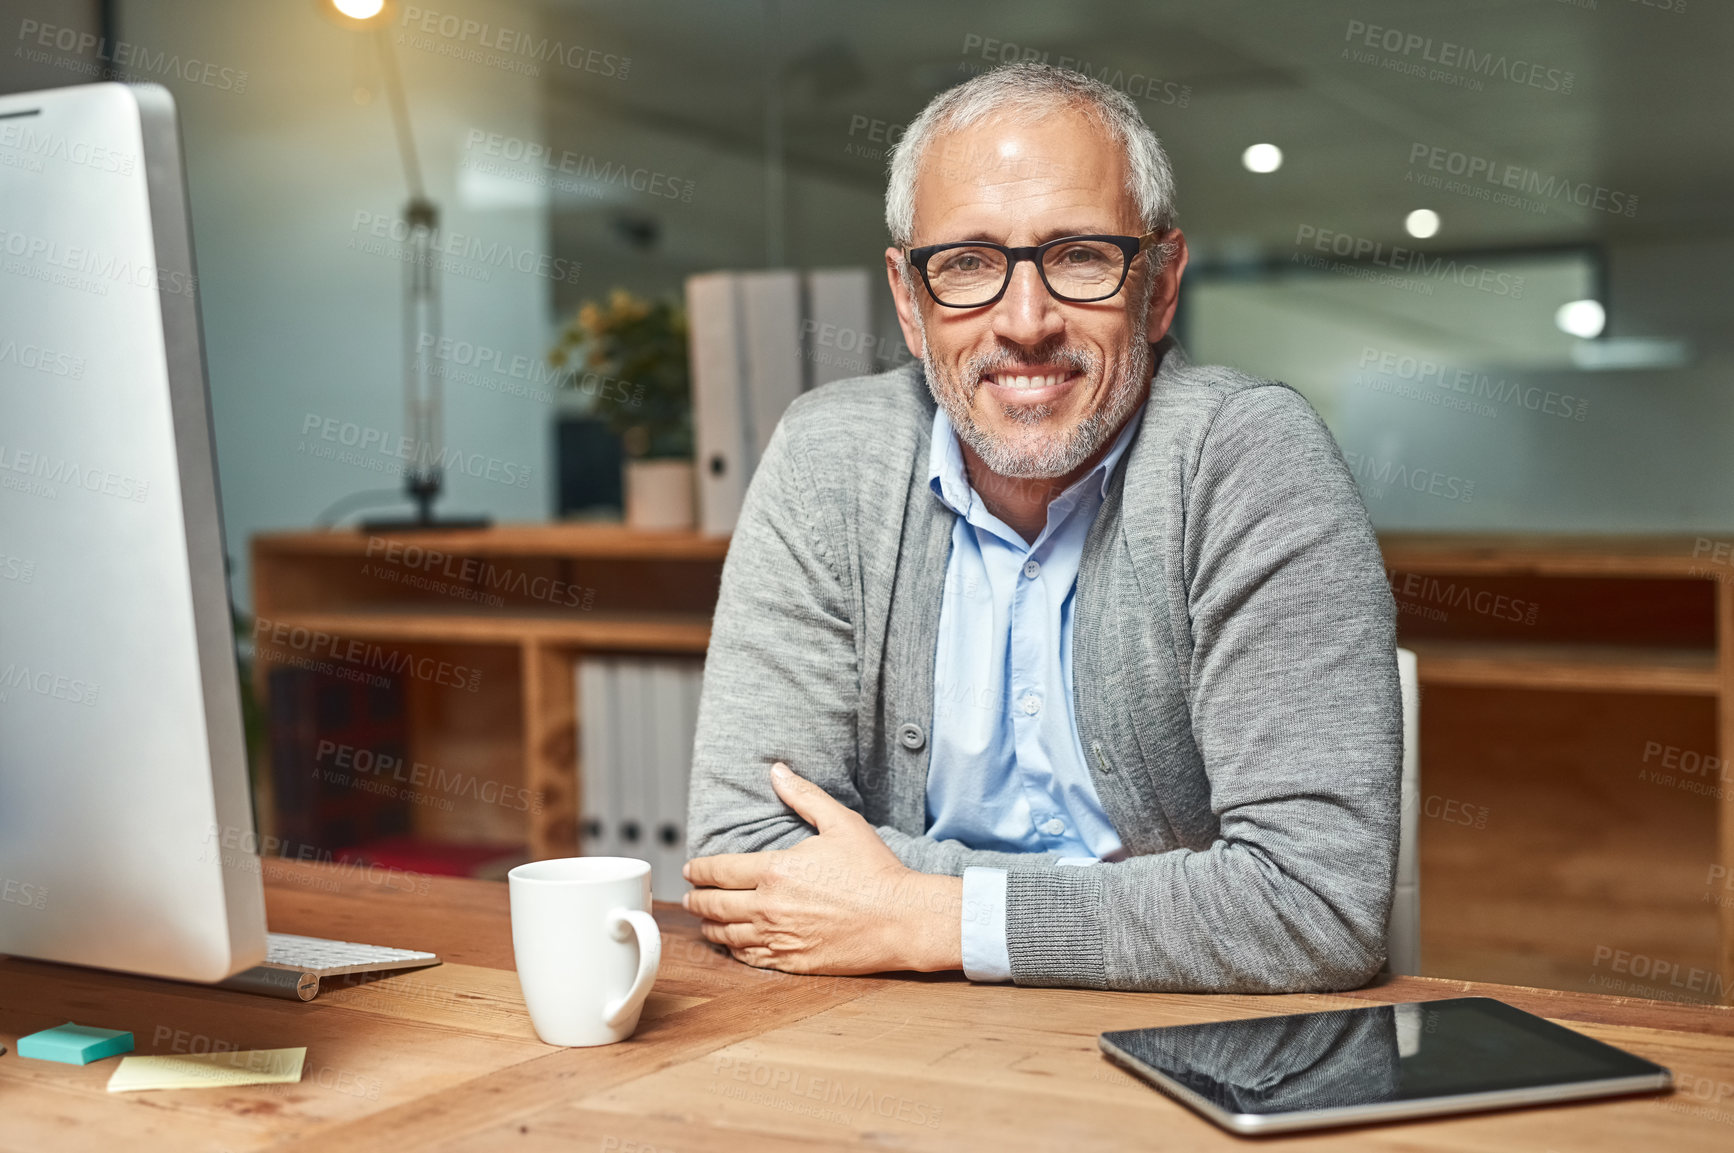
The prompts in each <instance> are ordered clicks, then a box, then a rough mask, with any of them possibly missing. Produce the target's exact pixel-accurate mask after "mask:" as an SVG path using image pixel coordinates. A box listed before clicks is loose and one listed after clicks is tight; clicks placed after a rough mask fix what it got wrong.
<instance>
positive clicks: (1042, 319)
mask: <svg viewBox="0 0 1734 1153" xmlns="http://www.w3.org/2000/svg"><path fill="white" fill-rule="evenodd" d="M1065 327H1066V322H1065V317H1063V316H1062V315H1061V314H1060V308H1059V302H1058V301H1056V300H1055V299H1054V298H1053V297H1052V296H1051V295H1049V294H1048V288H1047V285H1045V284H1043V283H1042V276H1041V273H1040V271H1039V270H1037V268H1036V266H1035V262H1034V261H1030V260H1021V261H1019V262H1018V265H1017V267H1016V268H1014V269H1012V278H1011V283H1010V284H1008V285H1006V288H1005V295H1004V296H1002V297H1001V298H1000V301H999V303H998V304H996V305H994V307H993V331H994V335H995V336H998V337H1000V338H1001V339H1004V340H1009V341H1012V342H1013V343H1016V344H1025V345H1033V344H1040V343H1042V342H1043V341H1044V340H1047V339H1049V338H1051V337H1054V336H1057V335H1059V333H1060V332H1061V331H1063V330H1064V329H1065Z"/></svg>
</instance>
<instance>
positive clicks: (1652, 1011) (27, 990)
mask: <svg viewBox="0 0 1734 1153" xmlns="http://www.w3.org/2000/svg"><path fill="white" fill-rule="evenodd" d="M265 879H266V894H267V900H268V905H269V908H270V916H271V921H272V926H273V927H274V928H276V929H279V930H283V931H288V932H303V933H323V934H325V935H331V936H351V937H355V938H359V939H361V940H369V941H376V942H380V943H390V944H410V945H418V946H422V947H432V948H436V949H439V950H440V951H442V952H444V953H445V954H446V955H447V962H448V963H446V964H444V965H441V966H439V967H436V968H433V969H427V970H420V971H417V972H414V973H408V974H403V975H400V976H397V977H390V978H384V979H379V980H373V981H368V982H363V983H357V984H355V985H353V986H349V987H339V988H335V989H332V990H329V991H328V992H326V993H325V994H322V995H321V997H320V998H319V999H318V1000H317V1001H315V1002H313V1003H311V1004H308V1005H302V1004H297V1003H293V1002H286V1001H277V1000H272V999H269V998H263V997H251V996H247V995H245V994H240V993H229V992H222V991H216V990H209V989H203V988H198V987H194V986H187V985H179V984H175V983H172V982H164V981H154V980H149V979H145V978H138V977H126V976H120V975H115V974H103V973H97V972H94V971H90V970H81V969H75V968H69V967H65V966H56V965H45V964H36V963H33V962H27V961H19V960H16V959H0V1042H3V1043H5V1044H7V1045H8V1046H9V1047H15V1046H16V1041H17V1037H18V1035H19V1034H20V1033H21V1032H29V1031H32V1030H34V1029H38V1028H42V1027H45V1026H46V1025H49V1024H58V1023H60V1022H61V1021H64V1020H67V1019H73V1020H78V1021H80V1022H85V1023H90V1024H101V1025H107V1026H110V1027H115V1028H126V1029H131V1030H132V1031H133V1032H134V1034H135V1036H136V1037H137V1039H138V1051H139V1052H141V1053H161V1052H176V1051H183V1052H186V1051H202V1050H205V1049H209V1048H210V1047H212V1046H213V1044H220V1045H223V1046H234V1047H237V1048H274V1047H281V1046H284V1045H302V1044H304V1045H306V1046H307V1047H308V1069H309V1073H308V1076H307V1077H306V1078H305V1079H304V1080H303V1081H302V1082H301V1083H300V1084H297V1085H291V1086H246V1087H241V1088H225V1089H200V1090H177V1091H162V1092H151V1093H137V1094H116V1095H111V1094H108V1093H106V1092H105V1091H104V1085H105V1084H106V1082H107V1079H108V1076H109V1074H110V1072H112V1069H113V1062H101V1063H98V1064H96V1065H92V1066H88V1067H85V1068H74V1067H71V1066H64V1065H56V1064H52V1063H48V1062H36V1061H24V1060H20V1059H18V1058H17V1057H15V1056H13V1055H10V1054H9V1055H7V1056H5V1057H0V1108H3V1109H4V1118H5V1121H4V1123H3V1124H0V1149H4V1150H7V1151H11V1150H20V1151H22V1150H32V1151H35V1150H40V1149H56V1150H61V1149H65V1150H73V1151H80V1150H87V1149H88V1150H101V1151H103V1153H107V1151H108V1150H112V1149H117V1148H124V1149H127V1150H135V1149H136V1150H146V1151H148V1150H156V1149H162V1150H172V1151H174V1153H181V1151H183V1150H212V1151H215V1150H261V1149H273V1150H297V1151H303V1153H344V1151H350V1150H357V1151H359V1150H368V1151H372V1150H378V1149H389V1148H406V1149H438V1150H444V1151H447V1153H458V1151H469V1150H474V1151H478V1153H479V1151H484V1150H496V1149H501V1148H514V1149H525V1150H553V1149H556V1148H559V1149H570V1148H599V1149H604V1150H606V1149H615V1150H626V1149H631V1148H633V1147H634V1146H635V1145H636V1146H637V1147H638V1148H639V1149H640V1150H644V1149H656V1150H696V1149H717V1150H741V1151H743V1153H747V1151H751V1153H793V1151H794V1150H805V1149H819V1150H834V1149H843V1148H862V1147H874V1148H884V1147H892V1148H903V1149H932V1150H952V1149H972V1148H981V1149H994V1150H999V1149H1012V1150H1016V1149H1056V1148H1063V1149H1102V1150H1109V1149H1121V1148H1125V1149H1151V1148H1156V1149H1216V1148H1221V1149H1229V1148H1239V1149H1244V1148H1246V1147H1247V1146H1246V1145H1245V1144H1244V1143H1243V1142H1241V1141H1239V1140H1238V1139H1235V1138H1231V1137H1228V1136H1227V1135H1225V1134H1222V1133H1220V1132H1218V1131H1217V1130H1215V1129H1214V1128H1212V1127H1211V1126H1209V1125H1208V1124H1207V1123H1205V1122H1204V1121H1202V1120H1200V1119H1198V1118H1197V1117H1195V1116H1194V1115H1193V1114H1191V1113H1190V1112H1188V1111H1187V1110H1185V1109H1184V1108H1182V1107H1180V1106H1178V1105H1176V1104H1174V1103H1173V1102H1171V1101H1169V1100H1168V1099H1167V1098H1165V1097H1163V1096H1161V1095H1160V1094H1158V1093H1156V1092H1154V1091H1152V1090H1150V1089H1148V1088H1147V1087H1145V1086H1143V1085H1142V1084H1140V1083H1139V1082H1137V1081H1135V1080H1134V1079H1132V1078H1131V1077H1129V1076H1128V1075H1126V1074H1125V1073H1123V1072H1121V1071H1120V1070H1118V1069H1116V1068H1115V1067H1113V1066H1112V1065H1109V1064H1108V1063H1107V1062H1106V1061H1105V1060H1103V1059H1102V1058H1101V1057H1100V1056H1099V1055H1098V1053H1097V1050H1096V1040H1095V1038H1096V1034H1097V1033H1098V1032H1100V1031H1103V1030H1106V1029H1116V1028H1127V1027H1135V1026H1139V1025H1160V1024H1177V1023H1184V1022H1192V1021H1208V1020H1223V1019H1229V1018H1236V1017H1244V1016H1253V1015H1262V1014H1273V1013H1288V1012H1299V1011H1307V1010H1313V1009H1326V1008H1342V1007H1350V1006H1355V1005H1365V1004H1381V1003H1392V1002H1398V1001H1406V1000H1430V999H1435V998H1438V997H1449V996H1464V995H1474V996H1496V997H1499V998H1501V999H1502V1000H1506V1001H1509V1002H1511V1003H1512V1004H1515V1005H1518V1006H1519V1007H1521V1008H1525V1009H1528V1010H1529V1011H1531V1012H1538V1013H1541V1014H1543V1015H1545V1016H1548V1017H1550V1018H1553V1019H1556V1020H1560V1021H1561V1022H1562V1023H1565V1024H1567V1025H1569V1026H1571V1027H1573V1028H1577V1029H1581V1030H1582V1031H1583V1032H1586V1033H1589V1034H1590V1035H1592V1036H1597V1037H1600V1038H1602V1039H1604V1040H1607V1041H1609V1042H1611V1043H1613V1044H1617V1045H1620V1046H1622V1047H1625V1048H1628V1049H1631V1050H1632V1051H1634V1052H1637V1053H1640V1054H1642V1055H1644V1056H1647V1057H1650V1058H1651V1059H1653V1060H1657V1061H1660V1062H1662V1063H1663V1064H1666V1065H1668V1066H1670V1067H1672V1068H1673V1069H1675V1070H1676V1072H1677V1073H1678V1074H1679V1075H1680V1078H1681V1085H1682V1087H1683V1091H1682V1092H1679V1093H1676V1094H1674V1095H1673V1096H1671V1097H1666V1098H1646V1099H1630V1100H1624V1101H1614V1102H1601V1103H1594V1104H1587V1105H1576V1106H1561V1107H1552V1108H1542V1109H1531V1110H1522V1111H1517V1112H1509V1113H1499V1114H1487V1115H1483V1116H1477V1117H1467V1118H1457V1119H1450V1120H1441V1121H1429V1122H1415V1123H1408V1124H1393V1125H1385V1126H1380V1127H1375V1128H1370V1129H1362V1130H1355V1131H1350V1132H1343V1133H1332V1134H1326V1135H1322V1136H1315V1137H1310V1138H1298V1139H1291V1140H1288V1141H1284V1142H1261V1143H1260V1144H1261V1147H1266V1146H1273V1145H1279V1144H1280V1145H1285V1146H1286V1145H1300V1144H1307V1145H1310V1146H1312V1147H1314V1148H1320V1149H1338V1148H1367V1149H1392V1150H1396V1149H1408V1150H1415V1149H1420V1150H1432V1149H1486V1150H1494V1149H1502V1150H1503V1149H1518V1148H1521V1149H1531V1148H1533V1149H1547V1148H1555V1149H1562V1150H1563V1149H1573V1150H1576V1149H1589V1150H1601V1149H1607V1150H1614V1149H1638V1148H1657V1149H1663V1148H1665V1149H1670V1150H1673V1149H1683V1150H1696V1149H1706V1150H1708V1149H1725V1148H1727V1147H1728V1146H1729V1142H1730V1140H1731V1138H1734V1105H1730V1104H1729V1102H1728V1101H1727V1100H1726V1099H1723V1100H1721V1101H1718V1100H1716V1096H1717V1094H1718V1093H1720V1092H1721V1091H1722V1090H1723V1089H1725V1088H1726V1089H1728V1090H1729V1092H1734V1088H1731V1087H1734V1010H1729V1009H1720V1008H1698V1007H1690V1006H1684V1005H1674V1004H1661V1003H1656V1002H1645V1001H1637V1000H1632V999H1620V998H1612V997H1600V996H1594V995H1589V994H1583V993H1551V992H1547V991H1542V990H1533V989H1518V988H1510V987H1504V986H1488V985H1479V984H1474V983H1470V982H1454V981H1439V980H1432V979H1428V978H1418V977H1405V978H1397V979H1393V980H1391V981H1388V982H1386V983H1384V984H1381V985H1377V986H1375V987H1372V988H1368V989H1363V990H1359V991H1356V992H1354V993H1348V994H1320V995H1305V996H1290V997H1250V996H1208V995H1158V994H1130V993H1102V992H1092V991H1083V990H1058V989H1020V988H1015V987H1011V986H983V985H972V984H970V983H969V982H967V981H965V980H963V979H962V977H961V976H960V975H958V974H942V975H930V976H917V975H910V974H902V975H887V976H882V977H875V978H848V977H841V978H831V977H791V976H787V975H783V974H775V973H764V972H760V971H758V970H754V969H749V968H747V967H745V966H742V965H739V964H736V963H735V962H734V961H732V960H729V959H728V958H727V957H726V956H723V955H720V954H718V953H717V952H716V950H715V949H714V948H713V947H712V946H710V945H708V944H707V943H705V942H704V941H703V940H702V939H701V938H699V937H698V935H697V931H696V924H695V922H694V920H693V918H691V917H690V916H688V915H687V914H685V913H684V912H682V911H681V910H680V909H679V908H678V907H675V906H667V905H659V906H657V909H656V915H657V919H658V922H659V923H660V924H661V926H662V928H663V933H664V942H665V943H664V954H663V957H664V963H663V967H662V970H661V972H660V974H659V976H658V980H657V985H656V991H655V992H654V993H653V994H652V1000H651V1002H650V1003H649V1005H648V1006H647V1009H646V1013H645V1018H644V1022H643V1024H642V1025H641V1026H640V1028H639V1032H638V1033H637V1035H636V1036H634V1037H633V1038H632V1039H631V1040H629V1041H627V1042H624V1043H622V1044H620V1045H613V1046H605V1047H602V1048H597V1049H556V1048H552V1047H549V1046H546V1045H543V1044H541V1043H540V1042H539V1041H537V1040H536V1039H535V1037H534V1034H533V1031H532V1030H531V1029H530V1026H529V1021H528V1019H527V1017H526V1016H525V1014H524V1012H523V1009H522V999H521V997H520V995H519V992H518V989H517V979H516V976H515V975H514V974H513V973H512V972H511V969H510V967H511V935H510V922H509V916H508V903H507V899H506V887H505V886H504V885H502V884H499V883H495V882H483V881H465V880H456V879H451V878H412V879H411V883H409V884H407V885H405V884H400V883H398V882H400V881H401V880H403V878H402V876H401V875H399V876H396V877H393V876H390V875H388V874H386V873H384V872H376V873H375V874H374V875H371V876H370V875H368V874H367V873H366V872H365V871H356V870H353V869H347V870H346V869H344V868H343V867H341V866H332V865H321V864H311V863H301V862H271V863H269V864H268V866H267V868H266V870H265ZM423 881H425V882H426V883H425V885H424V884H423V883H422V882H423ZM460 957H461V959H460ZM1699 1098H1702V1100H1700V1099H1699Z"/></svg>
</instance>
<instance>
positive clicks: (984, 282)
mask: <svg viewBox="0 0 1734 1153" xmlns="http://www.w3.org/2000/svg"><path fill="white" fill-rule="evenodd" d="M1161 235H1162V233H1161V231H1160V230H1158V231H1155V232H1146V233H1145V234H1144V235H1143V236H1062V237H1060V238H1059V239H1058V240H1050V241H1048V242H1047V243H1046V244H1037V245H1034V246H1032V247H1029V248H1007V247H1006V246H1005V245H1003V244H991V243H989V242H988V241H985V240H966V241H962V242H960V243H957V244H927V245H923V246H922V247H920V248H906V249H904V250H903V256H904V258H905V259H906V260H908V261H909V263H910V264H912V265H913V266H914V267H915V270H916V271H917V272H919V273H920V274H921V282H922V283H923V284H925V285H927V293H928V295H929V296H931V297H933V302H934V303H935V304H938V305H941V306H942V307H945V308H983V307H986V306H987V305H990V304H995V303H997V302H998V301H999V298H1000V297H1002V296H1004V295H1005V290H1006V289H1007V288H1008V287H1010V285H1011V278H1012V272H1013V271H1015V270H1016V269H1017V266H1018V261H1020V260H1027V261H1029V262H1030V263H1032V264H1034V265H1035V266H1036V270H1037V271H1038V272H1039V273H1041V277H1042V283H1043V284H1044V285H1046V286H1047V289H1048V292H1049V293H1051V294H1052V295H1053V297H1054V299H1056V300H1064V301H1066V302H1068V303H1070V304H1092V303H1094V302H1096V301H1098V300H1106V299H1108V298H1109V297H1110V296H1113V295H1114V294H1115V293H1116V292H1119V291H1120V287H1121V286H1122V285H1123V284H1125V283H1126V274H1127V273H1128V272H1130V271H1131V269H1132V261H1133V260H1134V259H1136V258H1137V256H1138V254H1139V253H1140V252H1143V251H1144V250H1145V249H1147V248H1150V247H1152V246H1153V245H1155V243H1156V238H1157V237H1158V236H1161Z"/></svg>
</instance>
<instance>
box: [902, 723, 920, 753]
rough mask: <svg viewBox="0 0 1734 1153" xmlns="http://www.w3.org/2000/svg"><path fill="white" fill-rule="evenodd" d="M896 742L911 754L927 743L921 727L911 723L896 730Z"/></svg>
mask: <svg viewBox="0 0 1734 1153" xmlns="http://www.w3.org/2000/svg"><path fill="white" fill-rule="evenodd" d="M897 740H898V742H899V743H900V744H902V746H903V747H904V748H906V749H908V750H910V751H911V752H914V751H915V750H916V749H919V748H920V747H921V746H922V745H925V744H926V743H927V734H926V733H924V732H922V731H921V726H920V725H918V724H915V723H913V722H911V723H909V724H905V725H903V726H901V727H900V728H899V729H898V730H897Z"/></svg>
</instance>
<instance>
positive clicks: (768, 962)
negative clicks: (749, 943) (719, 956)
mask: <svg viewBox="0 0 1734 1153" xmlns="http://www.w3.org/2000/svg"><path fill="white" fill-rule="evenodd" d="M729 956H731V957H733V958H734V959H735V960H737V961H739V962H740V963H741V964H743V965H751V966H752V967H753V968H755V969H775V968H777V967H778V966H777V963H776V962H777V957H776V954H775V953H772V952H771V951H770V950H769V949H760V948H749V949H730V950H729Z"/></svg>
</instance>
